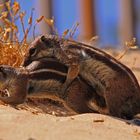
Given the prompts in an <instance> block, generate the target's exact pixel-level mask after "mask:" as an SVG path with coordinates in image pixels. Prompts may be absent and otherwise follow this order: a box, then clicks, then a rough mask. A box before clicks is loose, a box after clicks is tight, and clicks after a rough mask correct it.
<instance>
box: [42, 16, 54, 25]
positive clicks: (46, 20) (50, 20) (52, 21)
mask: <svg viewBox="0 0 140 140" xmlns="http://www.w3.org/2000/svg"><path fill="white" fill-rule="evenodd" d="M44 20H45V22H46V23H47V24H48V25H49V26H53V25H54V19H47V18H44Z"/></svg>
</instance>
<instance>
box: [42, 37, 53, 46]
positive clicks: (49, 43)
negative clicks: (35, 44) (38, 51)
mask: <svg viewBox="0 0 140 140" xmlns="http://www.w3.org/2000/svg"><path fill="white" fill-rule="evenodd" d="M40 39H41V41H42V42H43V43H44V44H45V46H46V47H48V48H50V47H52V45H51V40H50V39H49V38H46V37H45V36H44V35H42V36H41V38H40Z"/></svg>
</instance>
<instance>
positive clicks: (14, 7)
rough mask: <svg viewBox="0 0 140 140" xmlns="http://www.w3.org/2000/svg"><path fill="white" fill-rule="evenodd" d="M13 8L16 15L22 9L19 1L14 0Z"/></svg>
mask: <svg viewBox="0 0 140 140" xmlns="http://www.w3.org/2000/svg"><path fill="white" fill-rule="evenodd" d="M12 10H13V13H14V15H16V14H17V13H18V11H19V10H20V5H19V3H18V2H16V1H15V2H14V4H13V6H12Z"/></svg>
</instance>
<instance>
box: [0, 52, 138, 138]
mask: <svg viewBox="0 0 140 140" xmlns="http://www.w3.org/2000/svg"><path fill="white" fill-rule="evenodd" d="M121 61H122V62H123V63H125V64H126V65H127V66H129V67H130V68H131V69H132V70H133V72H134V73H135V75H136V76H137V78H138V80H139V81H140V65H139V61H140V51H135V52H130V53H128V54H127V55H126V56H124V58H123V59H121ZM46 103H48V101H44V104H36V102H32V101H29V103H28V104H26V106H25V105H24V106H20V107H19V108H18V109H15V108H13V107H11V106H9V105H7V106H6V105H2V104H1V105H0V140H15V139H17V140H18V139H20V140H56V139H57V140H90V139H94V140H118V139H121V140H140V127H139V126H135V125H132V124H128V123H126V122H124V121H122V120H119V119H116V118H113V117H110V116H104V115H100V114H82V115H76V116H68V117H66V116H67V115H72V114H70V113H69V112H67V110H65V109H64V108H63V107H62V105H61V104H56V103H53V102H52V103H51V104H53V106H52V105H51V104H50V103H48V104H49V105H48V107H47V108H46V109H44V110H42V108H43V106H45V104H46ZM54 108H55V109H54ZM45 112H47V113H49V114H46V113H45ZM50 114H53V115H50ZM59 114H61V117H60V116H59ZM55 115H56V116H55ZM62 116H63V117H62Z"/></svg>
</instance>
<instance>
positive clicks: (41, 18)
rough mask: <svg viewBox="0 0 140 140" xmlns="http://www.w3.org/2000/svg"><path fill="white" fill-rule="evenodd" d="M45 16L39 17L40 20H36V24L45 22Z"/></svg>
mask: <svg viewBox="0 0 140 140" xmlns="http://www.w3.org/2000/svg"><path fill="white" fill-rule="evenodd" d="M43 18H44V16H41V17H39V18H38V19H36V22H37V23H39V22H41V21H42V20H43Z"/></svg>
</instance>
